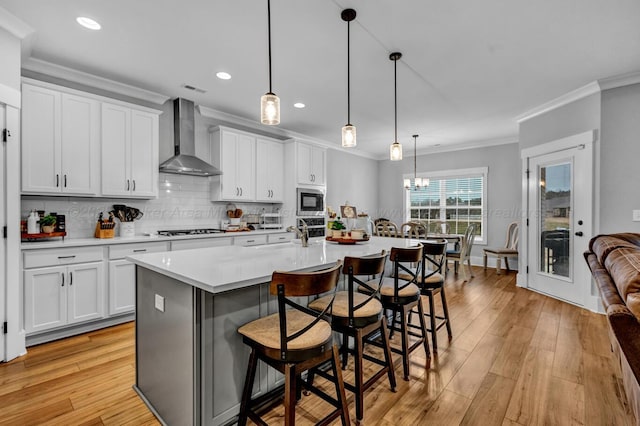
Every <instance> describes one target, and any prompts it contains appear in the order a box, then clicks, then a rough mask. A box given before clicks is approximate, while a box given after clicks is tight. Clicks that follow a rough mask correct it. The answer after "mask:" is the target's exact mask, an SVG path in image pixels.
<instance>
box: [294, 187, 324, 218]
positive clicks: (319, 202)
mask: <svg viewBox="0 0 640 426" xmlns="http://www.w3.org/2000/svg"><path fill="white" fill-rule="evenodd" d="M297 195H298V197H297V204H298V206H297V207H298V216H324V192H322V191H321V190H319V189H308V188H298V190H297Z"/></svg>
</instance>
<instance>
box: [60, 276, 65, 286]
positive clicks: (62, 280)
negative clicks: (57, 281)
mask: <svg viewBox="0 0 640 426" xmlns="http://www.w3.org/2000/svg"><path fill="white" fill-rule="evenodd" d="M60 275H62V284H61V285H60V287H64V272H61V273H60Z"/></svg>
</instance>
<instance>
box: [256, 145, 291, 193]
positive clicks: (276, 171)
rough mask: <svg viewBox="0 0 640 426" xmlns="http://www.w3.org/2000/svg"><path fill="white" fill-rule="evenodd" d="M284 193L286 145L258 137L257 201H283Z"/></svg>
mask: <svg viewBox="0 0 640 426" xmlns="http://www.w3.org/2000/svg"><path fill="white" fill-rule="evenodd" d="M283 195H284V146H283V145H282V143H280V142H275V141H271V140H268V139H264V138H260V137H259V138H257V139H256V201H264V202H270V203H276V202H282V199H283Z"/></svg>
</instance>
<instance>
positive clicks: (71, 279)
mask: <svg viewBox="0 0 640 426" xmlns="http://www.w3.org/2000/svg"><path fill="white" fill-rule="evenodd" d="M69 285H73V272H69Z"/></svg>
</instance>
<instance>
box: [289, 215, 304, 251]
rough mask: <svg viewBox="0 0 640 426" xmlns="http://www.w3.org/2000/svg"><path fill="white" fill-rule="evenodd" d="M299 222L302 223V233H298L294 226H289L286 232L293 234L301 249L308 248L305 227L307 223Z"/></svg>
mask: <svg viewBox="0 0 640 426" xmlns="http://www.w3.org/2000/svg"><path fill="white" fill-rule="evenodd" d="M299 220H300V222H302V231H300V230H299V229H298V228H296V227H295V226H290V227H288V228H287V232H295V233H296V236H297V237H298V238H300V242H301V243H302V247H309V228H308V227H307V222H305V221H304V220H302V219H299Z"/></svg>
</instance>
